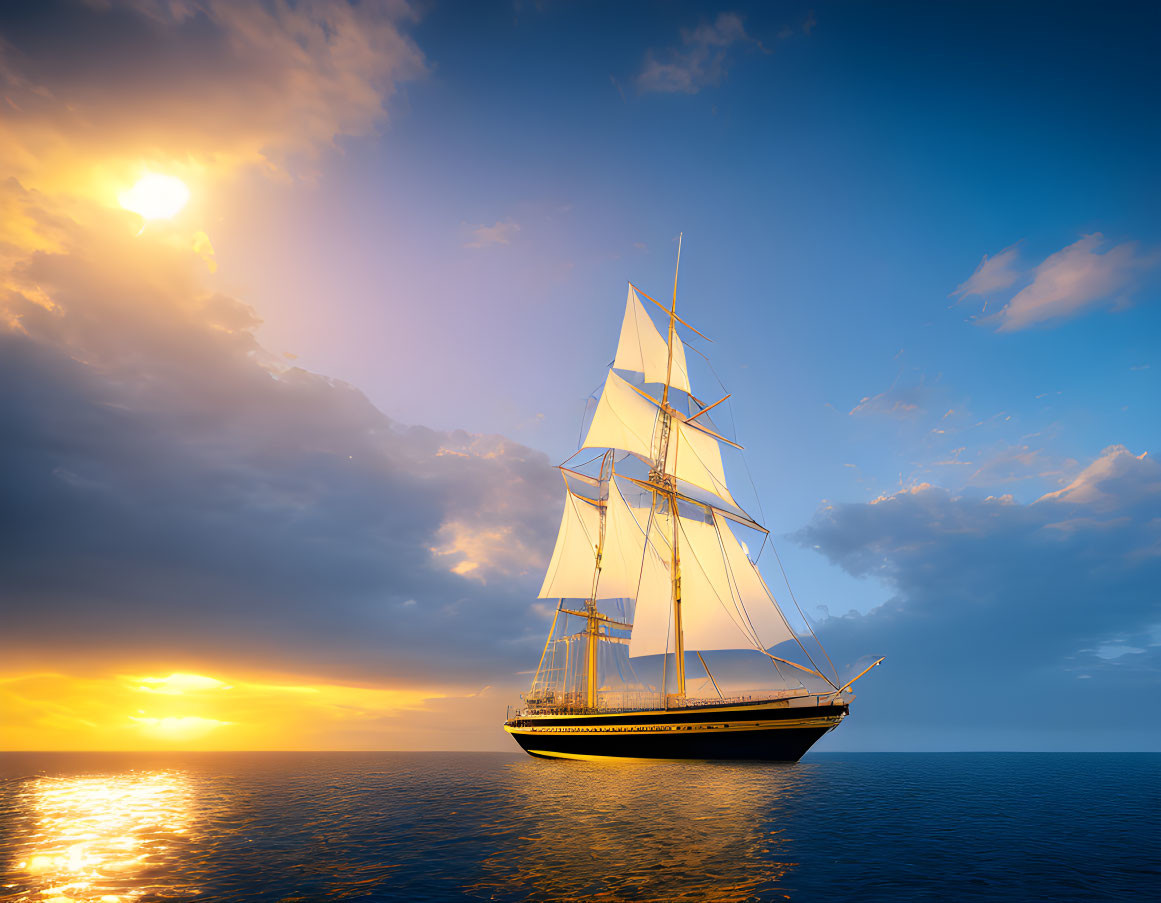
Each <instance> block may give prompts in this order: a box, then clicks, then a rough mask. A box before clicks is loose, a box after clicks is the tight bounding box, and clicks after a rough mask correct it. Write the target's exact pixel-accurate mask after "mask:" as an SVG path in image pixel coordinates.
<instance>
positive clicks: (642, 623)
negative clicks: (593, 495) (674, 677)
mask: <svg viewBox="0 0 1161 903" xmlns="http://www.w3.org/2000/svg"><path fill="white" fill-rule="evenodd" d="M690 507H691V508H692V509H693V510H692V511H691V514H694V516H691V517H687V516H684V515H682V516H680V517H679V518H678V557H679V561H680V568H681V615H682V632H683V637H684V642H685V648H686V649H689V650H694V649H698V650H702V649H767V648H769V647H771V646H774V645H777V644H778V643H781V642H783V641H784V640H789V639H793V638H794V634H793V633H792V632H791V630H790V628H789V626H788V625H787V623H786V620H785V619H784V618H783V617H782V614H781V612H779V610H778V608H777V606H776V605H775V604H774V601H773V599H772V598H771V597H770V594H769V591H768V590H767V589H766V585H765V583H764V582H763V581H762V578H761V576H760V575H759V574H758V571H757V568H755V566H754V565H753V563H751V561H750V560H749V558H748V557H747V556H746V553H745V552H744V551H743V550H742V547H741V544H740V543H739V542H738V540H737V538H736V537H735V536H734V534H733V532H732V531H731V530H730V528H729V526H728V525H727V524H726V521H725V520H724V519H723V518H721V517H720V516H717V515H714V516H713V517H712V518H711V519H710V520H708V521H707V520H705V519H704V517H705V509H704V508H702V507H700V506H692V505H691V506H690ZM607 510H608V521H607V522H608V523H609V524H612V523H614V522H616V523H618V525H619V530H620V533H621V534H622V535H623V536H624V537H625V538H624V539H623V540H622V542H623V545H624V552H623V553H622V554H623V555H624V557H625V558H626V559H628V560H630V561H632V560H634V559H635V560H636V561H637V562H639V564H640V576H639V580H638V583H637V587H636V592H635V593H634V594H633V598H635V599H636V603H637V604H636V610H635V612H634V615H633V633H632V636H631V638H630V641H629V655H630V656H634V657H636V656H642V655H659V654H662V653H665V652H668V651H672V650H673V647H674V636H673V585H672V578H671V575H670V567H671V561H672V554H673V552H672V543H673V520H672V516H671V514H670V513H669V511H668V510H667V507H666V506H665V505H655V506H654V507H652V508H634V507H631V506H630V505H629V504H628V503H627V502H626V501H625V499H624V496H623V495H622V494H621V493H620V491H619V490H618V489H617V487H616V481H615V480H614V481H611V482H610V489H609V502H608V509H607ZM695 512H696V513H695ZM679 513H680V509H679ZM646 536H648V539H646ZM607 542H608V536H607V535H606V554H607V553H608V551H609V550H608V545H607Z"/></svg>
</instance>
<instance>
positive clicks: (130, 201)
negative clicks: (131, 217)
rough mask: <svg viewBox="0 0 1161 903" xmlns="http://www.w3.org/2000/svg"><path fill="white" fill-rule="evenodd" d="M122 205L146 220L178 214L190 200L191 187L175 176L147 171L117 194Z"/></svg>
mask: <svg viewBox="0 0 1161 903" xmlns="http://www.w3.org/2000/svg"><path fill="white" fill-rule="evenodd" d="M117 200H118V201H119V202H120V204H121V206H122V207H124V208H125V209H126V210H129V211H130V212H132V213H136V214H138V215H140V216H141V217H142V218H143V219H145V220H157V219H169V218H170V217H173V216H177V214H178V213H180V212H181V211H182V208H184V207H185V205H186V204H187V203H188V202H189V188H187V187H186V184H185V183H184V182H183V181H182V180H181V179H179V178H177V177H175V176H167V175H162V174H160V173H153V172H151V173H146V174H145V175H143V176H142V177H141V178H140V179H138V180H137V183H136V184H135V185H134V186H133V187H132V188H130V189H129V190H128V191H123V192H121V194H119V195H118V196H117Z"/></svg>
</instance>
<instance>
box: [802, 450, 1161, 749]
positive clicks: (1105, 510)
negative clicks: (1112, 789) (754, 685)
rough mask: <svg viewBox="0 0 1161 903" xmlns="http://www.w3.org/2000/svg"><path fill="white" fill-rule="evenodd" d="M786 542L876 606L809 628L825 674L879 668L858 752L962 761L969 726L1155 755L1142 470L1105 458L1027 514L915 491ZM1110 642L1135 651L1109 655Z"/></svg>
mask: <svg viewBox="0 0 1161 903" xmlns="http://www.w3.org/2000/svg"><path fill="white" fill-rule="evenodd" d="M797 539H798V540H799V541H800V542H801V543H803V544H805V545H808V546H812V547H814V548H816V549H818V550H819V551H820V552H821V553H822V554H824V555H825V556H826V557H827V558H828V559H830V560H831V561H832V562H834V563H836V564H838V565H839V566H841V567H842V568H843V569H844V570H846V571H847V572H848V573H850V574H852V575H855V576H858V577H872V578H876V579H878V580H881V581H882V582H883V583H884V584H885V585H886V586H887V587H888V589H889V590H890V592H891V594H892V595H891V598H890V599H889V601H888V602H886V603H885V604H884V605H882V606H880V607H879V608H877V609H875V610H873V611H871V612H870V613H868V614H865V615H859V614H854V613H852V614H850V615H847V616H845V617H834V618H830V619H828V620H827V621H826V622H824V623H823V625H822V626H821V630H822V634H823V640H824V642H825V643H827V645H828V647H829V648H831V652H832V655H833V656H835V658H836V662H838V661H840V660H842V661H851V660H853V659H855V658H857V657H858V656H860V655H864V654H868V653H874V654H876V655H880V654H886V655H887V657H888V660H887V663H886V665H885V666H884V667H883V668H882V669H879V670H878V671H876V672H875V675H874V677H873V679H872V678H867V679H866V680H867V683H866V685H865V686H864V687H863V692H862V699H861V700H860V702H861V703H862V709H861V714H860V718H861V720H860V722H859V724H861V725H865V727H861V728H859V730H861V731H863V733H862V741H861V742H863V745H864V746H869V747H874V746H876V745H878V746H879V748H894V749H898V748H900V747H905V746H914V747H915V748H961V749H962V748H968V749H970V748H979V744H980V742H981V740H980V739H978V738H979V737H980V736H983V735H982V734H978V733H977V732H980V731H983V730H984V729H987V736H988V738H989V739H988V741H984V742H989V743H992V744H1000V745H1003V746H1008V747H1011V748H1041V749H1043V748H1098V749H1099V748H1104V749H1117V748H1155V747H1156V744H1157V743H1158V742H1159V741H1161V736H1158V733H1157V729H1156V727H1155V726H1153V725H1144V724H1143V723H1142V722H1140V719H1139V718H1137V717H1136V712H1137V705H1138V703H1137V701H1136V700H1137V697H1138V695H1139V694H1140V693H1145V692H1148V691H1149V688H1151V687H1154V686H1155V685H1156V681H1157V676H1158V670H1159V668H1161V645H1159V644H1158V642H1157V639H1156V633H1157V623H1158V622H1159V621H1161V615H1159V611H1161V609H1159V608H1158V602H1159V597H1158V589H1157V587H1158V586H1161V467H1159V465H1158V464H1157V462H1156V461H1154V460H1153V459H1152V458H1151V457H1149V456H1146V455H1141V456H1136V455H1133V454H1130V453H1129V451H1128V450H1127V449H1125V448H1124V447H1123V446H1112V447H1110V448H1108V449H1106V450H1105V451H1104V452H1103V453H1102V454H1101V455H1100V456H1099V457H1098V458H1097V459H1096V460H1094V461H1093V462H1092V463H1091V464H1090V465H1089V466H1088V467H1087V468H1086V469H1085V470H1084V471H1083V473H1082V474H1081V476H1080V477H1078V478H1077V480H1076V481H1074V482H1073V483H1072V484H1071V485H1070V486H1069V487H1067V488H1066V489H1064V490H1063V491H1061V492H1056V493H1049V494H1048V495H1046V496H1044V497H1043V498H1041V499H1040V500H1039V501H1037V502H1035V503H1032V504H1027V505H1022V504H1019V503H1017V502H1015V501H1014V500H1013V499H1012V498H1011V496H1000V497H995V496H988V497H983V498H981V497H979V496H971V495H954V494H952V493H949V492H947V491H946V490H943V489H940V488H938V487H933V486H923V487H914V488H912V489H910V490H906V491H902V492H898V493H896V494H894V495H892V496H888V497H886V498H883V499H879V500H876V502H875V503H873V504H843V505H834V506H830V507H827V508H825V509H823V510H822V511H820V512H819V513H818V515H817V516H816V517H815V519H814V520H813V522H812V523H811V524H810V525H809V526H808V527H807V528H805V529H804V530H802V531H801V532H800V533H799V534H797ZM1116 646H1125V647H1131V648H1134V649H1143V650H1145V651H1144V652H1142V653H1133V654H1120V655H1116V656H1115V657H1109V656H1110V654H1111V653H1110V652H1109V650H1110V649H1114V651H1115V647H1116ZM1102 650H1103V654H1100V653H1101V651H1102ZM1086 675H1087V677H1086V679H1085V680H1084V681H1083V685H1082V684H1080V683H1078V678H1080V677H1085V676H1086ZM1082 686H1083V688H1082ZM849 739H851V740H854V741H856V742H858V740H859V738H858V736H857V731H856V732H855V735H854V736H849ZM990 748H994V746H992V747H990Z"/></svg>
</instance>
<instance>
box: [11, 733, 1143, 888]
mask: <svg viewBox="0 0 1161 903" xmlns="http://www.w3.org/2000/svg"><path fill="white" fill-rule="evenodd" d="M1159 772H1161V757H1159V756H1155V755H1147V754H1137V755H1134V754H1125V755H1118V754H1107V755H1081V754H1077V755H1071V754H1054V755H1039V754H1025V755H1021V754H963V755H889V754H868V755H858V756H842V755H837V754H836V755H822V754H818V755H812V756H809V757H808V758H807V759H806V760H804V761H803V762H802V763H800V764H798V765H768V764H766V765H746V764H709V763H692V762H691V763H674V762H664V763H655V764H643V763H626V764H622V765H616V766H608V765H596V764H590V763H574V762H545V761H538V760H533V759H530V758H527V757H516V756H510V755H503V754H484V753H480V754H450V753H447V754H405V753H375V754H362V753H360V754H354V753H350V754H348V753H301V754H300V753H294V754H289V753H288V754H283V753H249V754H243V753H229V754H227V753H222V754H209V753H207V754H181V755H177V754H174V755H163V754H84V755H82V754H36V755H32V754H17V753H9V754H3V755H0V778H2V780H0V869H2V871H0V874H2V876H3V878H2V880H0V900H12V901H34V900H35V901H38V903H45V901H56V903H66V901H78V903H81V901H83V903H90V901H105V903H113V901H118V903H121V901H139V903H150V901H176V900H195V899H196V900H203V901H205V900H235V899H246V900H260V901H266V900H269V901H281V903H291V901H316V900H352V901H353V900H359V901H372V900H395V899H408V900H446V899H460V898H467V899H476V900H494V901H517V900H609V901H618V900H659V901H660V900H683V901H686V900H713V901H723V903H731V901H738V903H741V901H750V900H785V899H802V900H818V899H835V900H892V901H895V900H930V899H932V898H933V897H936V896H951V897H953V898H955V899H956V900H989V901H990V900H1005V899H1006V900H1026V899H1032V898H1045V899H1053V900H1094V899H1110V900H1111V899H1126V898H1133V897H1136V896H1144V895H1147V894H1148V893H1151V892H1152V891H1153V890H1155V888H1156V887H1157V886H1158V881H1159V879H1161V870H1159V867H1158V862H1159V861H1161V849H1159V846H1161V840H1159V835H1158V831H1157V828H1156V824H1155V821H1154V819H1155V813H1156V811H1157V808H1158V803H1159V802H1161V800H1159V799H1158V790H1157V788H1158V786H1159V782H1158V777H1159V776H1161V775H1159Z"/></svg>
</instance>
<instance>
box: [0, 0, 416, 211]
mask: <svg viewBox="0 0 1161 903" xmlns="http://www.w3.org/2000/svg"><path fill="white" fill-rule="evenodd" d="M18 6H19V10H18V9H17V6H9V7H8V14H6V15H5V14H0V89H2V93H3V94H4V97H5V98H6V101H7V102H6V103H4V104H2V105H0V121H2V122H3V128H4V131H5V140H4V142H3V143H2V145H0V169H2V170H4V171H5V172H7V173H9V174H11V175H14V176H16V177H18V178H20V179H21V180H22V182H23V183H24V184H25V185H26V186H28V187H33V188H47V187H53V188H60V189H67V190H70V191H72V192H74V193H82V194H83V193H84V192H86V191H88V190H91V189H92V188H93V187H94V185H101V183H102V180H116V179H120V180H121V181H122V182H124V177H125V172H126V170H127V169H129V168H131V167H138V168H139V167H141V166H143V165H153V166H155V167H164V168H165V170H166V171H171V172H172V171H174V170H175V169H180V170H181V171H180V172H178V173H177V174H178V175H184V176H186V177H187V178H188V177H189V176H191V175H193V174H196V173H198V172H201V171H204V170H207V169H212V170H213V171H214V173H215V174H216V175H221V173H222V171H223V169H224V168H229V167H233V166H237V165H243V164H257V165H260V166H262V167H264V168H269V169H273V170H279V171H286V170H287V169H288V168H290V167H291V166H292V165H293V164H295V163H296V162H297V163H298V164H299V165H301V164H302V163H303V161H305V160H309V158H311V157H312V156H314V155H315V154H317V153H318V152H319V150H321V149H324V148H327V147H329V146H331V145H332V144H333V142H334V139H335V138H336V137H337V136H339V135H362V134H367V133H369V132H370V131H372V130H373V129H375V128H376V127H377V125H378V124H379V123H380V122H381V121H382V120H383V118H384V116H385V111H384V101H385V99H386V98H388V97H390V96H391V94H392V93H393V92H394V90H395V86H396V84H397V83H398V82H399V81H402V80H405V79H409V78H415V77H418V76H420V75H422V74H423V72H424V71H425V63H424V59H423V55H422V54H421V53H420V52H419V50H418V49H417V48H416V46H415V44H414V43H413V42H412V41H411V40H410V38H408V37H407V36H405V35H404V34H403V32H402V31H401V25H402V24H403V23H405V22H407V21H408V20H410V19H411V18H412V15H411V13H410V12H409V10H408V8H407V7H406V6H405V5H403V4H402V3H396V2H376V0H370V2H364V3H359V4H351V3H343V2H339V3H327V2H318V0H304V2H300V3H293V4H291V3H282V2H278V3H234V2H229V0H179V2H161V0H158V2H149V0H110V2H104V3H82V2H61V0H46V2H42V3H36V4H24V5H18ZM130 184H131V181H130ZM102 187H104V186H102Z"/></svg>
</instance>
